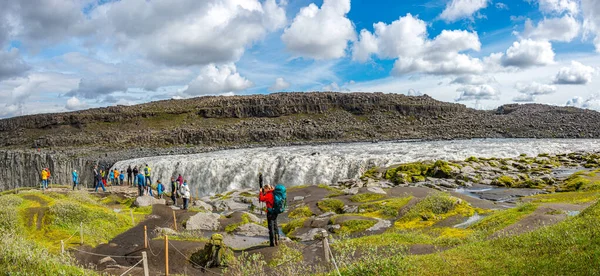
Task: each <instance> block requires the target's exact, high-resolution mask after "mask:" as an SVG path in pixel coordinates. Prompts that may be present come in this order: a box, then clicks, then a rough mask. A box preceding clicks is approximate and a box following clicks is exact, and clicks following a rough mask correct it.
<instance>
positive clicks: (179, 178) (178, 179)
mask: <svg viewBox="0 0 600 276" xmlns="http://www.w3.org/2000/svg"><path fill="white" fill-rule="evenodd" d="M177 182H179V186H181V185H182V184H183V176H181V174H179V177H177ZM178 188H179V187H178Z"/></svg>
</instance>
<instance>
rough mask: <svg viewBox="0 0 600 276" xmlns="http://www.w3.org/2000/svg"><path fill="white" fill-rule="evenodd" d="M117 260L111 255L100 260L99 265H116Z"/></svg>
mask: <svg viewBox="0 0 600 276" xmlns="http://www.w3.org/2000/svg"><path fill="white" fill-rule="evenodd" d="M116 264H117V262H116V261H115V260H114V259H113V258H111V257H104V258H102V259H100V260H99V261H98V266H105V267H106V266H109V265H116Z"/></svg>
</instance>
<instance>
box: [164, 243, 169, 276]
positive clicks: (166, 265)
mask: <svg viewBox="0 0 600 276" xmlns="http://www.w3.org/2000/svg"><path fill="white" fill-rule="evenodd" d="M165 275H166V276H169V236H167V235H165Z"/></svg>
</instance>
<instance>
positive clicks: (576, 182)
mask: <svg viewBox="0 0 600 276" xmlns="http://www.w3.org/2000/svg"><path fill="white" fill-rule="evenodd" d="M598 189H600V177H598V176H596V174H595V173H594V172H591V173H588V172H577V173H574V174H573V175H571V176H569V178H567V179H566V180H565V181H564V182H563V183H562V184H561V185H560V186H559V190H560V191H564V192H571V191H591V190H598Z"/></svg>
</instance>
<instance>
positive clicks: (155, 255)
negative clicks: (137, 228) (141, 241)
mask: <svg viewBox="0 0 600 276" xmlns="http://www.w3.org/2000/svg"><path fill="white" fill-rule="evenodd" d="M151 241H152V240H150V239H148V249H150V254H152V256H154V257H158V254H154V251H152V244H151V243H150V242H151ZM159 253H160V251H159Z"/></svg>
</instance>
